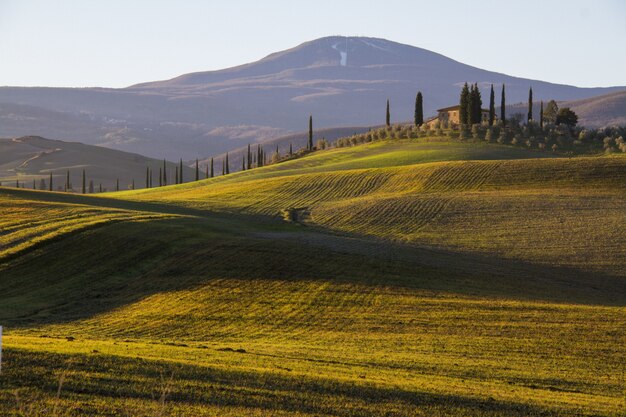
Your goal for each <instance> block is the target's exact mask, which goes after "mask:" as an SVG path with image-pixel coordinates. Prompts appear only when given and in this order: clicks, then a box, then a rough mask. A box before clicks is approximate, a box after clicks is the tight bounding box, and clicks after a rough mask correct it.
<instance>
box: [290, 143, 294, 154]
mask: <svg viewBox="0 0 626 417" xmlns="http://www.w3.org/2000/svg"><path fill="white" fill-rule="evenodd" d="M291 155H293V148H292V146H291V143H289V156H291Z"/></svg>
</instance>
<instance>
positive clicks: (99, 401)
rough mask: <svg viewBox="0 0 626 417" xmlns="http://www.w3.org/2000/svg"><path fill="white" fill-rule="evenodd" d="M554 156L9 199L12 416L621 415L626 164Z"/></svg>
mask: <svg viewBox="0 0 626 417" xmlns="http://www.w3.org/2000/svg"><path fill="white" fill-rule="evenodd" d="M545 156H550V154H547V153H536V152H532V151H527V150H524V149H520V148H512V147H506V146H499V145H489V144H482V143H481V144H476V143H463V142H443V141H438V140H433V139H432V138H420V140H416V141H400V140H398V141H388V142H378V143H372V144H368V145H361V146H355V147H351V148H341V149H332V150H329V151H322V152H315V153H313V154H311V155H309V156H307V157H304V158H301V159H297V160H292V161H289V162H285V163H282V164H277V165H273V166H267V167H265V168H261V169H255V170H251V171H246V172H242V173H236V174H231V175H227V176H224V177H217V178H213V179H208V180H202V181H198V182H194V183H188V184H183V185H177V186H168V187H163V188H159V189H151V190H137V191H126V192H120V193H109V194H101V195H97V196H82V195H73V194H65V193H48V192H34V191H28V190H15V189H8V188H0V201H2V210H3V211H6V210H9V211H10V212H11V213H12V215H11V216H7V217H6V218H3V222H2V225H1V226H2V230H3V231H5V230H6V231H7V232H8V233H6V232H5V233H4V234H2V235H1V236H2V239H3V240H2V241H0V242H2V245H3V248H6V247H9V248H10V249H9V252H6V253H4V254H3V253H2V252H0V274H2V277H3V279H2V280H1V281H0V322H2V323H3V324H4V325H5V329H8V331H6V334H5V338H4V341H5V352H4V361H5V362H4V364H3V378H2V379H0V413H3V412H4V413H11V412H14V411H15V410H16V409H17V407H18V405H19V404H16V401H15V395H14V390H16V389H17V390H19V391H18V393H19V394H20V396H21V398H29V399H33V403H34V404H35V405H37V406H41V407H46V406H48V407H52V406H55V407H59V409H60V410H62V411H64V412H67V413H68V414H69V415H115V414H124V413H126V414H132V415H141V416H144V415H145V416H148V415H155V414H158V413H161V414H163V413H166V414H167V413H170V414H172V415H181V416H197V415H209V416H218V415H219V416H241V415H257V416H263V415H268V414H271V415H277V416H320V415H323V416H331V415H332V416H337V415H339V416H345V417H348V416H378V415H385V414H386V415H393V416H415V415H418V416H433V415H448V416H469V415H471V416H483V417H485V416H490V417H495V416H502V415H507V416H520V417H521V416H529V415H530V416H539V415H541V416H581V415H582V416H597V415H601V416H619V415H621V413H622V411H623V395H622V394H623V392H622V388H623V387H622V384H621V379H620V378H621V374H620V372H621V364H622V363H623V360H624V357H623V349H622V345H623V343H622V342H623V327H624V312H625V310H624V306H625V305H626V303H625V300H626V281H625V280H624V278H625V277H626V265H625V264H624V259H625V257H624V255H626V252H625V250H626V241H625V239H626V237H625V236H624V234H623V233H622V229H623V227H622V225H623V224H624V222H625V221H626V192H625V189H626V187H624V185H625V183H626V158H624V157H623V156H611V157H596V158H589V157H586V158H552V157H549V158H546V157H545ZM290 209H291V210H290ZM71 213H73V214H74V216H75V219H76V221H75V223H73V224H71V225H69V226H70V227H71V229H68V230H67V231H66V230H64V229H63V228H62V227H59V228H56V229H54V228H51V229H50V233H49V234H45V232H46V231H45V230H42V234H41V240H40V241H39V243H37V244H36V245H34V246H27V247H23V246H22V247H20V245H23V244H24V241H25V240H28V239H29V238H28V236H31V235H32V236H38V235H37V230H36V228H37V227H41V226H42V225H46V226H50V227H52V226H53V225H55V224H57V223H58V224H59V226H63V225H62V224H61V223H62V222H67V221H70V220H71V219H68V218H67V216H68V214H71ZM107 216H111V218H110V221H107ZM284 218H288V219H290V221H285V220H284ZM590 242H593V244H590ZM11 248H13V249H11ZM18 252H19V253H18ZM51 260H54V262H51ZM50 364H53V365H50ZM51 367H52V368H53V370H51V369H50V368H51ZM68 369H69V371H64V370H68ZM63 372H65V379H64V384H63V387H62V388H63V390H62V395H61V397H60V399H58V400H57V399H55V393H56V392H57V384H56V382H55V379H56V378H57V376H58V375H59V374H61V373H63ZM163 392H166V393H167V395H166V396H165V402H163V401H160V400H159V398H163V397H161V396H162V395H163ZM55 404H56V405H55Z"/></svg>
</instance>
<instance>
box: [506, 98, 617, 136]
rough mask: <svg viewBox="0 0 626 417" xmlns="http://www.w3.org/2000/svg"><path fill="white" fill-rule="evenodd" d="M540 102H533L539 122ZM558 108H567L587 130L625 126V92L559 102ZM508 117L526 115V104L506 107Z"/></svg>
mask: <svg viewBox="0 0 626 417" xmlns="http://www.w3.org/2000/svg"><path fill="white" fill-rule="evenodd" d="M540 104H541V103H540V102H538V101H537V102H533V115H534V117H535V119H536V120H539V111H540V108H541V107H540ZM558 105H559V107H569V108H571V109H572V110H574V112H575V113H576V114H577V115H578V124H579V125H581V126H585V127H589V128H602V127H607V126H626V91H617V92H613V93H609V94H602V95H599V96H595V97H589V98H586V99H582V100H570V101H559V102H558ZM507 112H508V115H511V114H513V113H521V114H522V115H524V117H525V116H526V114H527V113H528V105H527V103H516V104H512V105H510V106H507Z"/></svg>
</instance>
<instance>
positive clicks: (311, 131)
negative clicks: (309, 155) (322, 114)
mask: <svg viewBox="0 0 626 417" xmlns="http://www.w3.org/2000/svg"><path fill="white" fill-rule="evenodd" d="M307 149H308V150H310V151H311V150H313V116H309V141H308V142H307Z"/></svg>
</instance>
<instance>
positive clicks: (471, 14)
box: [0, 0, 626, 87]
mask: <svg viewBox="0 0 626 417" xmlns="http://www.w3.org/2000/svg"><path fill="white" fill-rule="evenodd" d="M625 21H626V1H625V0H593V1H591V0H590V1H579V0H517V1H515V2H513V1H508V0H501V1H495V0H493V1H491V0H482V1H481V0H475V1H462V0H448V1H445V2H443V1H436V0H430V1H416V0H384V1H368V0H328V1H327V0H309V1H300V0H255V1H250V0H221V1H217V0H205V1H200V0H197V1H196V0H178V1H176V0H170V1H165V0H101V1H96V0H0V85H14V86H15V85H22V86H71V87H84V86H102V87H125V86H128V85H131V84H134V83H138V82H144V81H153V80H160V79H167V78H171V77H174V76H177V75H180V74H184V73H188V72H194V71H204V70H212V69H221V68H226V67H230V66H234V65H238V64H242V63H246V62H251V61H255V60H257V59H260V58H262V57H264V56H266V55H268V54H269V53H271V52H275V51H279V50H283V49H287V48H290V47H293V46H296V45H298V44H300V43H302V42H305V41H308V40H312V39H316V38H319V37H323V36H328V35H347V36H357V35H362V36H372V37H380V38H386V39H389V40H393V41H397V42H401V43H406V44H410V45H414V46H419V47H422V48H426V49H429V50H432V51H435V52H439V53H441V54H444V55H446V56H448V57H450V58H453V59H456V60H457V61H461V62H464V63H467V64H470V65H474V66H477V67H480V68H484V69H488V70H492V71H498V72H503V73H506V74H509V75H515V76H520V77H526V78H533V79H540V80H546V81H551V82H556V83H564V84H572V85H577V86H585V87H592V86H612V85H622V86H626V25H625V24H624V22H625Z"/></svg>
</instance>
